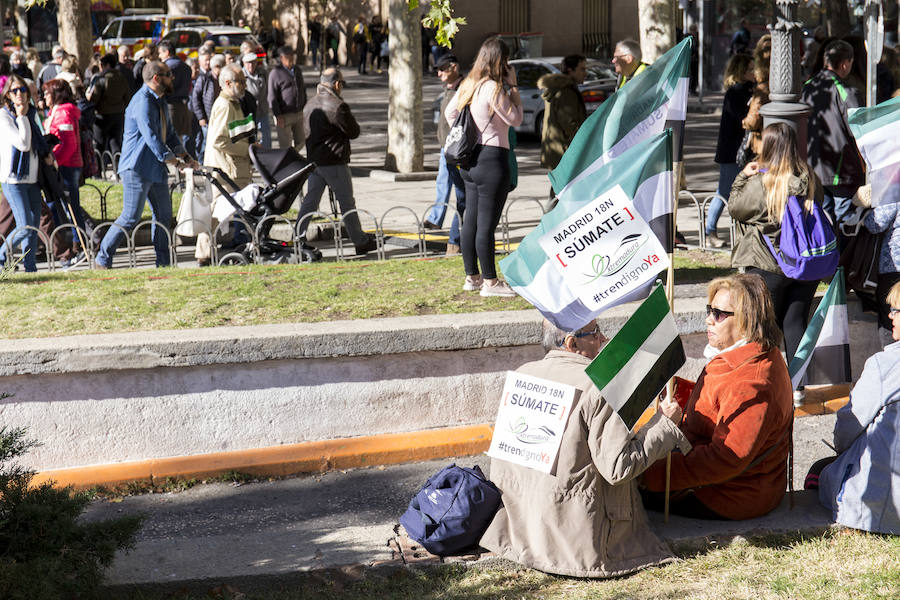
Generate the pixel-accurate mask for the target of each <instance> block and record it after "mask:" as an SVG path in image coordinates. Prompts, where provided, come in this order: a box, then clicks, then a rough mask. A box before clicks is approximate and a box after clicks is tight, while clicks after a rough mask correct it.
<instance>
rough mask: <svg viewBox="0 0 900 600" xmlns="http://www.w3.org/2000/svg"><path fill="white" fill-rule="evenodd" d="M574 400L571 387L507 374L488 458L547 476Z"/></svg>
mask: <svg viewBox="0 0 900 600" xmlns="http://www.w3.org/2000/svg"><path fill="white" fill-rule="evenodd" d="M574 400H575V388H574V387H573V386H571V385H565V384H562V383H556V382H555V381H548V380H546V379H541V378H540V377H533V376H531V375H524V374H522V373H516V372H514V371H509V372H507V374H506V385H505V386H504V387H503V395H502V396H501V398H500V407H499V409H498V410H497V422H496V423H495V425H494V436H493V437H492V438H491V447H490V448H489V449H488V452H487V453H488V456H490V457H492V458H499V459H501V460H506V461H509V462H512V463H516V464H517V465H522V466H523V467H529V468H531V469H537V470H538V471H541V472H543V473H549V472H550V471H551V469H553V465H555V464H556V455H557V453H558V452H559V444H560V442H561V441H562V434H563V431H564V430H565V428H566V422H567V421H568V420H569V411H571V410H572V402H574Z"/></svg>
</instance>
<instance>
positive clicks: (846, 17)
mask: <svg viewBox="0 0 900 600" xmlns="http://www.w3.org/2000/svg"><path fill="white" fill-rule="evenodd" d="M822 4H823V5H824V7H825V30H826V31H827V32H828V36H829V37H844V36H847V35H850V8H849V7H848V6H847V0H824V1H823V3H822Z"/></svg>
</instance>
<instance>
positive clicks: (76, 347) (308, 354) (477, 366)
mask: <svg viewBox="0 0 900 600" xmlns="http://www.w3.org/2000/svg"><path fill="white" fill-rule="evenodd" d="M705 303H706V300H705V298H692V299H679V300H678V301H677V302H676V309H677V312H676V320H677V322H678V326H679V330H680V332H681V333H682V334H683V339H684V341H685V347H686V352H687V354H688V356H689V360H688V363H687V364H686V365H685V366H684V367H683V368H682V371H681V373H680V374H681V375H682V376H684V377H687V378H690V379H695V378H696V376H697V374H698V373H699V372H700V370H701V369H702V367H703V365H704V364H705V360H704V359H703V358H702V352H703V347H704V346H705V344H706V335H705V325H704V323H703V321H704V317H705V314H704V306H705ZM633 309H634V307H633V306H623V307H618V308H616V309H613V310H610V311H608V312H607V313H605V314H604V317H603V318H602V319H601V320H600V323H601V327H602V328H603V330H604V331H605V332H606V333H607V334H608V335H611V334H613V333H615V332H616V331H617V330H618V329H619V327H621V325H622V323H624V322H625V320H626V319H627V317H628V315H629V314H631V312H632V311H633ZM851 319H854V321H853V325H852V327H851V335H852V347H853V352H854V360H853V370H854V375H855V377H858V375H859V372H860V371H861V368H862V365H863V361H864V359H865V358H866V357H867V356H869V355H870V354H872V353H873V352H875V351H876V350H877V349H878V348H877V347H876V343H877V340H876V339H875V336H874V335H873V333H874V323H873V322H872V320H871V319H868V320H860V319H861V318H860V317H859V315H858V314H857V311H856V310H855V305H854V306H852V307H851ZM539 331H540V317H539V315H538V314H537V312H536V311H514V312H496V313H481V314H474V315H473V314H467V315H434V316H425V317H415V318H396V319H373V320H366V321H342V322H331V323H319V324H292V325H268V326H257V327H237V328H217V329H207V330H186V331H162V332H141V333H139V334H134V333H128V334H121V335H95V336H80V337H67V338H51V339H37V340H8V341H3V342H0V391H2V392H6V393H10V394H12V397H10V398H7V399H4V400H0V423H3V424H4V425H6V426H27V427H28V428H29V435H30V436H31V437H33V438H35V439H37V440H39V441H41V442H42V443H43V444H44V445H43V446H41V447H40V448H38V449H36V450H35V451H33V452H32V453H31V454H29V455H28V456H27V457H26V460H25V461H23V462H24V464H26V465H28V466H30V467H33V468H35V469H36V470H40V471H46V470H54V469H61V468H67V467H83V466H90V465H108V464H113V463H122V462H130V461H147V460H154V459H163V458H169V457H178V456H192V455H203V454H211V453H218V452H228V451H239V450H248V449H256V448H268V447H273V446H279V445H288V444H297V443H301V442H310V441H320V440H334V439H341V438H356V437H362V436H373V435H379V434H391V433H404V432H415V431H421V430H429V429H441V428H451V427H459V426H466V425H476V424H481V423H491V422H493V419H494V415H495V412H496V401H497V398H498V396H499V393H500V390H501V388H502V381H503V376H502V374H503V372H504V371H505V370H507V369H515V368H517V367H518V366H519V365H521V364H522V363H524V362H526V361H529V360H536V359H538V358H540V357H541V356H542V355H543V352H542V350H541V349H540V347H539V346H538V345H537V344H538V341H539Z"/></svg>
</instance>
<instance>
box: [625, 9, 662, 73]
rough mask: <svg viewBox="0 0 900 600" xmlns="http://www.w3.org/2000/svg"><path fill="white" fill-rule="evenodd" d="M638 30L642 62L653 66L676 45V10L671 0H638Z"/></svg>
mask: <svg viewBox="0 0 900 600" xmlns="http://www.w3.org/2000/svg"><path fill="white" fill-rule="evenodd" d="M638 29H639V30H640V33H641V36H640V37H641V39H640V43H641V54H643V58H642V60H643V61H644V62H645V63H647V64H651V63H653V62H654V61H656V59H658V58H659V57H660V56H662V55H663V54H665V53H666V52H667V51H668V50H669V49H671V48H672V46H674V45H675V10H674V7H673V4H672V2H671V0H638ZM617 41H618V40H617Z"/></svg>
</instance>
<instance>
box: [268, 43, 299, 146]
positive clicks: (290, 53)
mask: <svg viewBox="0 0 900 600" xmlns="http://www.w3.org/2000/svg"><path fill="white" fill-rule="evenodd" d="M294 58H295V55H294V49H293V48H291V47H290V46H282V47H281V48H279V49H278V64H276V65H275V68H273V69H272V71H271V72H270V73H269V106H270V107H271V108H272V116H274V117H275V134H276V137H277V138H278V147H279V148H289V147H291V146H293V147H294V148H296V149H297V150H298V151H299V150H300V149H301V148H303V142H304V140H305V139H306V132H305V130H304V118H303V107H304V106H305V105H306V87H305V86H304V84H303V73H302V72H301V71H300V67H297V66H295V65H294Z"/></svg>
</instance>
